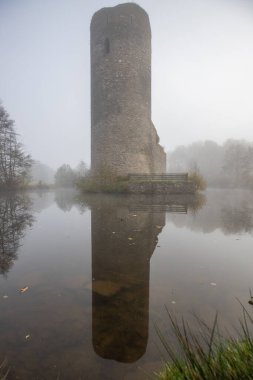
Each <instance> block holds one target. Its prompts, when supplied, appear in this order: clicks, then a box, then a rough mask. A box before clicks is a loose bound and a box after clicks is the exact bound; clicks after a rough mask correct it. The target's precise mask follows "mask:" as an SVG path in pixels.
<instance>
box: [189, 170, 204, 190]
mask: <svg viewBox="0 0 253 380" xmlns="http://www.w3.org/2000/svg"><path fill="white" fill-rule="evenodd" d="M188 179H189V181H191V182H193V183H194V184H195V187H196V190H197V191H198V190H205V189H206V186H207V183H206V180H205V179H204V177H203V176H202V175H201V174H200V173H199V172H197V171H194V172H191V173H189V176H188Z"/></svg>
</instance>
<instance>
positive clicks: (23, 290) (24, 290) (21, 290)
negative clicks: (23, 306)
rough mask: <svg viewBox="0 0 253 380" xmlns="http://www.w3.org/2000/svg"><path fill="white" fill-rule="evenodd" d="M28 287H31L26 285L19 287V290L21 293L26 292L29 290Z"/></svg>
mask: <svg viewBox="0 0 253 380" xmlns="http://www.w3.org/2000/svg"><path fill="white" fill-rule="evenodd" d="M28 289H29V287H28V286H26V287H24V288H21V289H19V291H20V293H24V292H27V290H28Z"/></svg>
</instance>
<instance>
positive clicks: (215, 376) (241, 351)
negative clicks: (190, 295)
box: [154, 307, 253, 380]
mask: <svg viewBox="0 0 253 380" xmlns="http://www.w3.org/2000/svg"><path fill="white" fill-rule="evenodd" d="M242 308H243V309H242V314H243V315H242V319H240V320H239V324H240V326H239V329H238V330H237V334H239V339H234V338H233V337H229V338H224V337H223V336H222V334H221V332H220V330H219V327H218V322H217V320H218V318H217V315H216V317H215V320H214V323H213V326H212V327H211V328H210V327H208V325H207V324H206V323H205V322H203V321H201V320H200V319H199V318H197V317H196V321H197V324H198V330H194V331H193V330H192V329H191V328H190V327H189V325H188V324H187V323H186V322H185V321H184V320H181V321H178V320H177V319H176V318H175V317H173V316H172V315H171V314H170V313H169V312H168V317H169V322H170V325H171V327H172V331H173V333H174V336H175V338H176V342H177V344H176V346H173V347H172V346H171V344H170V342H169V340H168V339H166V337H165V335H164V334H163V333H162V332H161V330H160V329H159V328H158V327H157V326H156V330H157V333H158V335H159V338H160V341H161V343H162V346H163V348H164V350H165V353H166V354H167V359H166V361H165V364H164V368H163V370H162V371H161V372H160V373H158V374H155V377H154V378H155V379H156V380H246V379H253V338H252V333H251V331H252V328H253V319H252V317H251V316H250V315H249V313H248V312H247V310H246V309H245V308H244V307H242ZM196 331H197V332H196Z"/></svg>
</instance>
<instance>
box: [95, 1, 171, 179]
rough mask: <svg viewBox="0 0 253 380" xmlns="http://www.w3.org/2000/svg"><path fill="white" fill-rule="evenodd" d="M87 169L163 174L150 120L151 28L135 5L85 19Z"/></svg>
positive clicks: (161, 154) (163, 161) (104, 10)
mask: <svg viewBox="0 0 253 380" xmlns="http://www.w3.org/2000/svg"><path fill="white" fill-rule="evenodd" d="M90 29H91V40H90V49H91V170H92V172H93V173H96V172H98V171H99V170H100V168H101V167H105V166H106V167H107V168H108V169H111V170H112V171H113V172H115V173H117V174H118V175H127V174H129V173H143V174H144V173H145V174H151V173H165V170H166V154H165V152H164V150H163V148H162V147H161V146H160V145H159V137H158V135H157V132H156V129H155V127H154V125H153V123H152V121H151V29H150V23H149V17H148V15H147V13H146V12H145V11H144V10H143V9H142V8H141V7H140V6H138V5H137V4H134V3H125V4H120V5H117V6H115V7H112V8H102V9H100V10H99V11H98V12H96V13H95V14H94V16H93V18H92V21H91V26H90Z"/></svg>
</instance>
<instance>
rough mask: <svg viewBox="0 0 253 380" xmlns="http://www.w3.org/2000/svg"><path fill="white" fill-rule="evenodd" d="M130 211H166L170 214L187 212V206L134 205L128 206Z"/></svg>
mask: <svg viewBox="0 0 253 380" xmlns="http://www.w3.org/2000/svg"><path fill="white" fill-rule="evenodd" d="M130 211H132V212H139V211H141V212H151V213H154V212H160V213H161V212H167V213H172V214H187V206H186V205H153V204H152V205H143V204H139V205H134V206H132V207H130Z"/></svg>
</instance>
